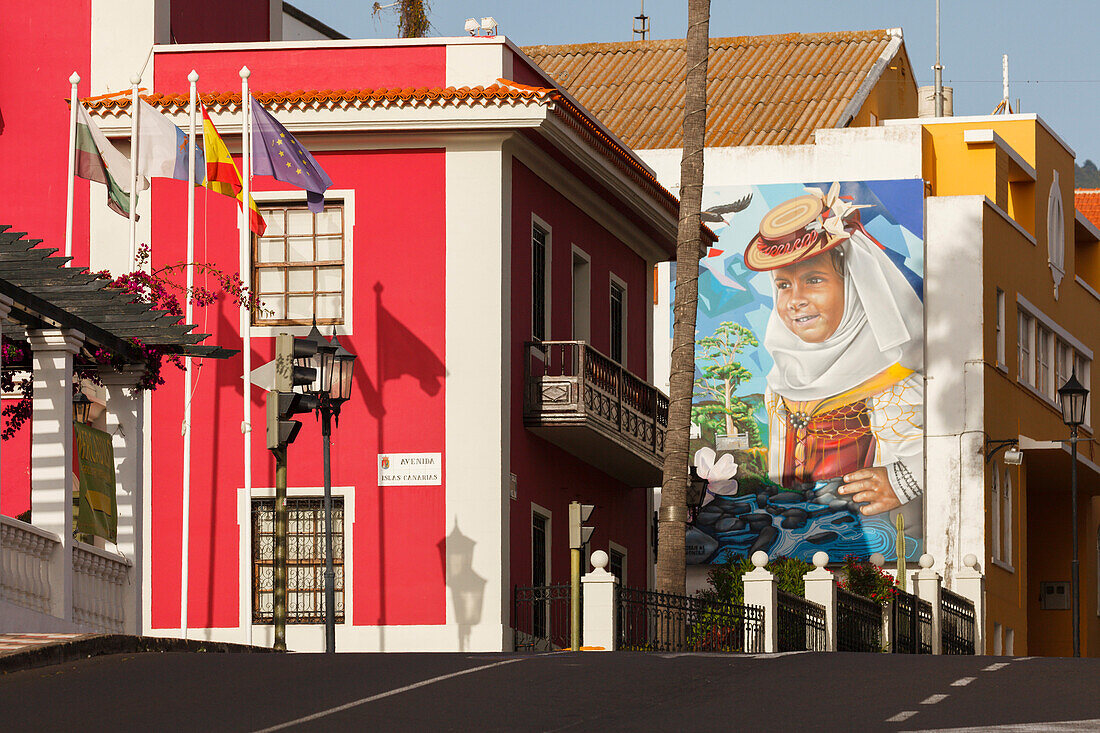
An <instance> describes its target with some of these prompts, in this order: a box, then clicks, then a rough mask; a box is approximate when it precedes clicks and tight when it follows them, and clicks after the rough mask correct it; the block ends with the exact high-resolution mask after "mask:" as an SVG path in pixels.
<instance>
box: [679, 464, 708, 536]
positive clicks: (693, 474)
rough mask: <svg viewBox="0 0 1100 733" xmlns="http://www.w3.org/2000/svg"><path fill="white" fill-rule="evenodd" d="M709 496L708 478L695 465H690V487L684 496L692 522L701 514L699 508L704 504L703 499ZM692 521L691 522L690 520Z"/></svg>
mask: <svg viewBox="0 0 1100 733" xmlns="http://www.w3.org/2000/svg"><path fill="white" fill-rule="evenodd" d="M706 496H707V480H706V479H705V478H702V477H701V476H700V475H699V471H698V470H696V468H695V466H689V467H688V487H687V494H686V495H685V497H684V503H685V504H686V505H687V510H688V516H689V518H690V521H691V522H694V521H695V518H696V517H697V516H698V515H699V508H700V507H702V506H703V499H705V498H706ZM689 523H690V522H689Z"/></svg>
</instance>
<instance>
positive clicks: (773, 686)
mask: <svg viewBox="0 0 1100 733" xmlns="http://www.w3.org/2000/svg"><path fill="white" fill-rule="evenodd" d="M1098 692H1100V659H1083V660H1073V659H1045V658H1026V657H1025V658H1011V657H932V656H920V657H912V656H903V655H888V654H843V653H837V654H808V653H801V654H785V655H769V656H764V655H761V656H755V657H754V656H738V655H718V654H714V655H708V654H644V653H631V652H620V653H615V654H603V653H581V654H569V653H557V654H544V655H511V654H341V655H337V656H335V657H333V658H326V657H325V656H324V655H319V654H287V655H267V654H264V655H252V654H184V653H167V654H133V655H113V656H104V657H97V658H93V659H87V660H83V661H80V662H75V663H71V664H65V665H58V666H56V667H46V668H41V669H35V670H28V671H23V672H13V673H9V674H6V675H3V676H0V729H2V730H4V731H22V730H34V731H52V730H58V731H66V732H67V733H71V731H73V730H79V731H82V732H86V731H99V730H111V731H137V730H140V731H163V730H202V731H223V730H224V731H259V730H265V729H278V730H288V731H318V730H371V731H373V730H386V731H391V730H398V731H400V730H431V731H447V730H458V731H495V730H520V731H527V730H531V731H561V730H570V731H588V730H632V731H664V730H669V731H674V730H685V731H693V732H694V731H700V732H702V731H718V730H753V731H756V730H766V731H772V730H781V731H782V730H800V731H801V730H808V731H819V730H844V731H850V730H887V731H889V730H928V729H945V728H974V727H977V728H984V729H993V730H1014V731H1023V730H1098V729H1100V695H1097V693H1098ZM993 726H1013V727H1011V728H1004V727H993Z"/></svg>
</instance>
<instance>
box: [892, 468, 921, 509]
mask: <svg viewBox="0 0 1100 733" xmlns="http://www.w3.org/2000/svg"><path fill="white" fill-rule="evenodd" d="M890 472H891V473H892V474H893V479H894V480H893V481H891V482H890V483H891V484H892V485H893V487H894V493H895V494H897V495H898V501H900V502H901V503H902V504H905V503H908V502H910V501H912V500H913V499H916V498H917V497H918V496H920V494H921V491H920V486H919V485H917V482H916V480H915V479H914V478H913V474H912V473H910V472H909V469H908V468H906V467H905V464H904V463H902V462H901V461H894V463H892V464H890Z"/></svg>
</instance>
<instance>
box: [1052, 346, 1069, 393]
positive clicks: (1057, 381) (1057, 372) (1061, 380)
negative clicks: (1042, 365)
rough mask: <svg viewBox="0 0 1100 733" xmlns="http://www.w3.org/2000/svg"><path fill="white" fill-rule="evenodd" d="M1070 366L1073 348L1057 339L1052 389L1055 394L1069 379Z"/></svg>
mask: <svg viewBox="0 0 1100 733" xmlns="http://www.w3.org/2000/svg"><path fill="white" fill-rule="evenodd" d="M1072 368H1073V348H1072V347H1071V346H1070V345H1069V344H1067V343H1066V342H1065V341H1062V340H1061V339H1058V342H1057V345H1056V346H1055V348H1054V390H1055V395H1056V396H1057V391H1058V389H1060V388H1061V386H1062V385H1063V384H1065V383H1066V380H1067V379H1069V373H1070V371H1071V369H1072Z"/></svg>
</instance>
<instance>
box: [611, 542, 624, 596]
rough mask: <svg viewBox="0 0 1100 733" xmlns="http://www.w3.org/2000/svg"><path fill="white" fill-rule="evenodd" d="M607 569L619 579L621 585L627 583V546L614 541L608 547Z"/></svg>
mask: <svg viewBox="0 0 1100 733" xmlns="http://www.w3.org/2000/svg"><path fill="white" fill-rule="evenodd" d="M607 570H608V572H610V573H611V574H612V575H614V576H615V577H616V578H618V579H619V587H620V588H622V587H624V586H625V585H626V548H625V547H623V546H622V545H619V544H616V543H614V542H610V543H608V547H607Z"/></svg>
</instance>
